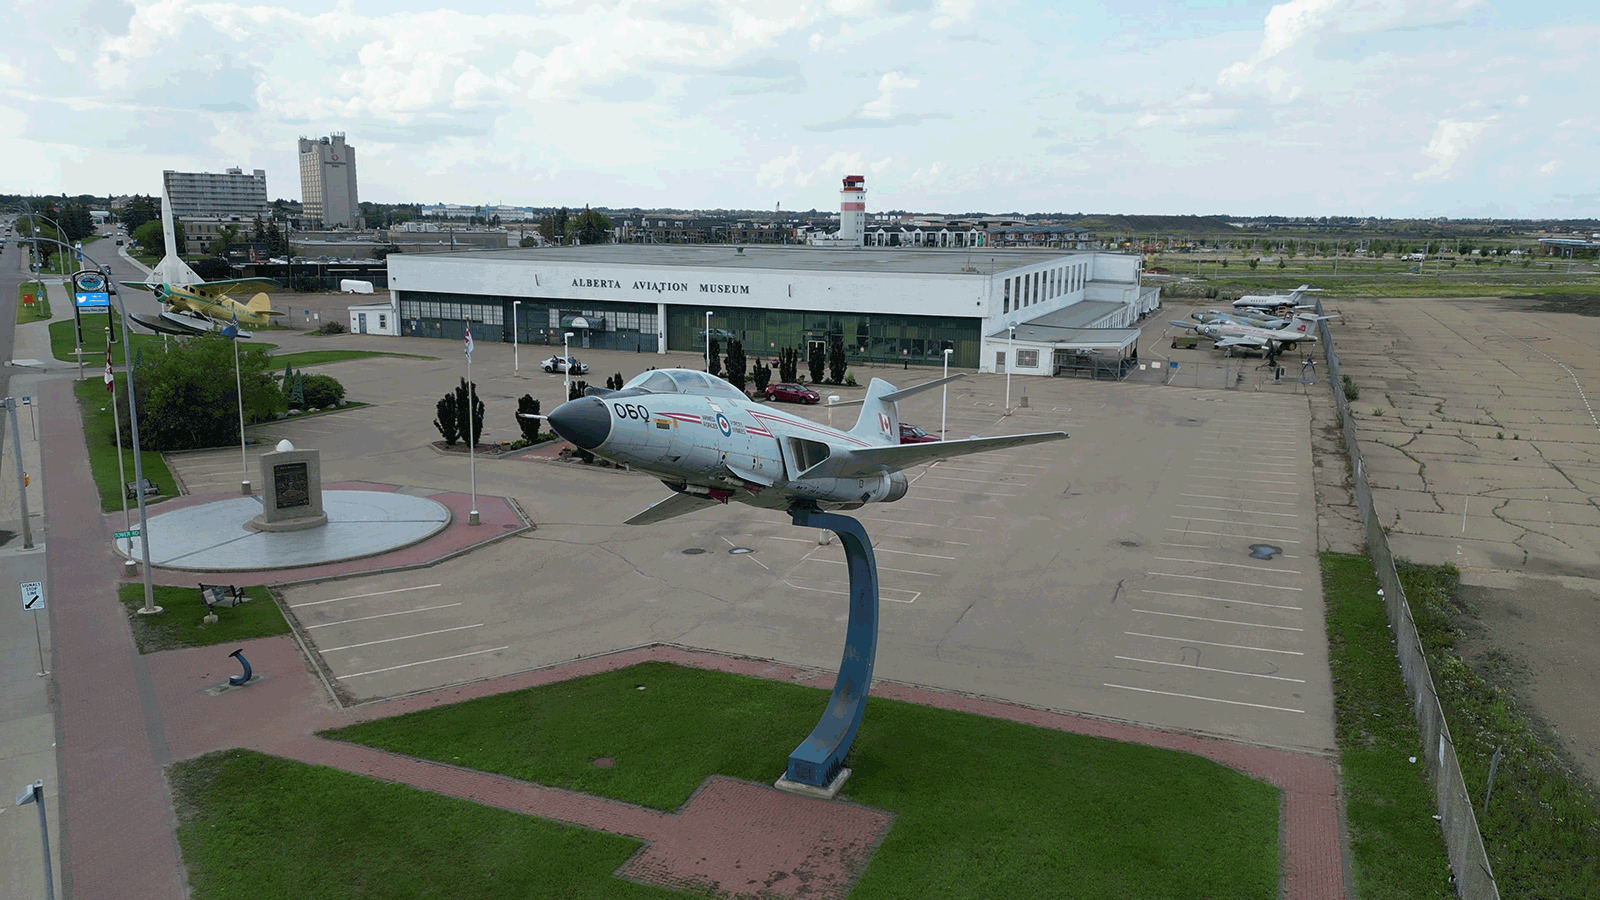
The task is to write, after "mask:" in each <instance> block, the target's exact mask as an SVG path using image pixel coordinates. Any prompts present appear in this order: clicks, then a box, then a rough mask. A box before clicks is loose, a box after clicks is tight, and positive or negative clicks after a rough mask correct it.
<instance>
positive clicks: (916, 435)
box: [900, 422, 938, 444]
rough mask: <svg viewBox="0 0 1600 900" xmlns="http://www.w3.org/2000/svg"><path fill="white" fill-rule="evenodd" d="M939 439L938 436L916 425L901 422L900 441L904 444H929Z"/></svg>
mask: <svg viewBox="0 0 1600 900" xmlns="http://www.w3.org/2000/svg"><path fill="white" fill-rule="evenodd" d="M937 440H938V438H936V437H934V436H933V435H931V434H929V433H927V432H926V431H923V430H922V429H921V428H918V427H917V426H915V425H907V424H906V423H904V422H901V423H900V443H902V444H927V443H931V442H933V441H937Z"/></svg>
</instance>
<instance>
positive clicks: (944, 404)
mask: <svg viewBox="0 0 1600 900" xmlns="http://www.w3.org/2000/svg"><path fill="white" fill-rule="evenodd" d="M953 352H955V351H954V350H952V349H951V348H949V347H946V348H944V377H946V378H949V377H950V354H951V353H953ZM939 390H940V391H941V396H940V398H939V434H940V435H943V434H944V433H945V427H944V426H945V414H946V413H947V412H948V411H949V409H950V385H948V384H947V385H945V386H943V387H941V388H940V389H939Z"/></svg>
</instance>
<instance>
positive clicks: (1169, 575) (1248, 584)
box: [1145, 572, 1305, 591]
mask: <svg viewBox="0 0 1600 900" xmlns="http://www.w3.org/2000/svg"><path fill="white" fill-rule="evenodd" d="M1145 574H1146V575H1160V576H1163V577H1165V578H1187V579H1189V580H1191V581H1214V582H1216V583H1217V584H1237V585H1240V586H1243V587H1259V588H1270V589H1272V590H1274V591H1304V590H1305V588H1297V587H1287V586H1285V585H1281V584H1261V583H1260V582H1256V581H1229V580H1228V579H1226V578H1207V577H1206V576H1204V575H1179V574H1177V573H1176V572H1146V573H1145Z"/></svg>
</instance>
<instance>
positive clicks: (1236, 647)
mask: <svg viewBox="0 0 1600 900" xmlns="http://www.w3.org/2000/svg"><path fill="white" fill-rule="evenodd" d="M1123 634H1126V635H1128V636H1129V637H1142V638H1151V639H1154V640H1158V641H1182V642H1183V643H1185V644H1202V645H1204V646H1207V647H1225V648H1227V649H1229V650H1253V651H1255V652H1257V653H1282V654H1284V655H1286V656H1305V653H1303V652H1301V651H1299V650H1275V649H1273V648H1271V647H1249V646H1246V645H1244V644H1219V643H1217V642H1216V641H1197V640H1195V639H1194V638H1184V637H1169V636H1167V635H1164V634H1145V633H1143V632H1140V631H1124V632H1123Z"/></svg>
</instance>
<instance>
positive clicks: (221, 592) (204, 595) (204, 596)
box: [200, 582, 250, 615]
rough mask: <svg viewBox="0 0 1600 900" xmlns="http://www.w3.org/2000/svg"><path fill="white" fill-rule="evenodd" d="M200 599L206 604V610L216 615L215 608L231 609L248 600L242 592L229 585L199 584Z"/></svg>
mask: <svg viewBox="0 0 1600 900" xmlns="http://www.w3.org/2000/svg"><path fill="white" fill-rule="evenodd" d="M200 599H201V600H204V601H205V602H206V608H207V609H209V610H210V611H211V614H212V615H216V613H217V607H219V606H221V607H227V608H232V607H235V606H238V605H239V604H241V603H243V602H245V601H246V600H249V599H250V598H249V597H246V596H245V595H244V590H243V589H242V588H239V587H235V586H234V585H231V584H206V583H205V582H201V583H200Z"/></svg>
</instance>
